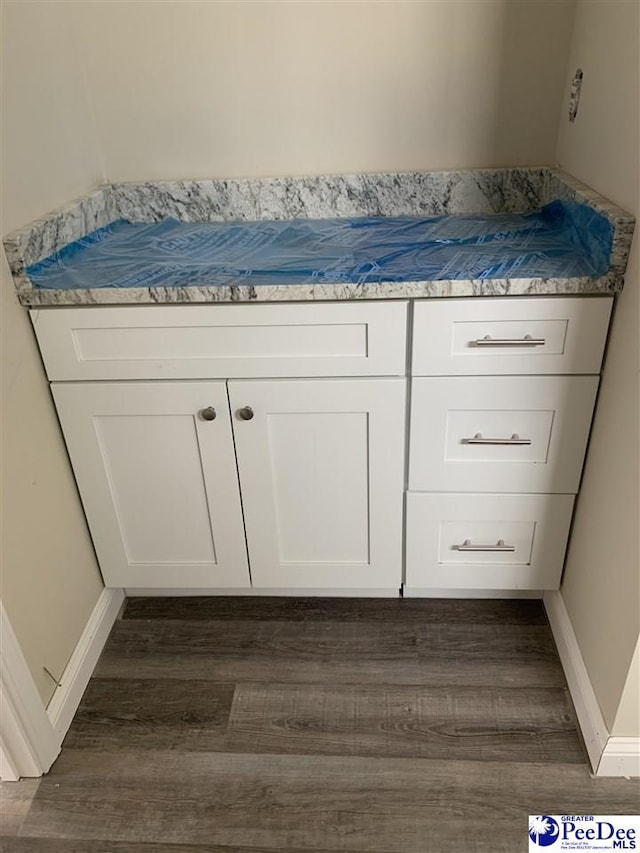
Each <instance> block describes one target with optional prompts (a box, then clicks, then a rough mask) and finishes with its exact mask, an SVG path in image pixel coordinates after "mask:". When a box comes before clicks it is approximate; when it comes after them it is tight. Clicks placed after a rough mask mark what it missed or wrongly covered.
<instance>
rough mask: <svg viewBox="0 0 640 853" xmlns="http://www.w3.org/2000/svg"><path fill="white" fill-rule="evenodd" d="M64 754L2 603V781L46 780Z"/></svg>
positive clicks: (0, 644)
mask: <svg viewBox="0 0 640 853" xmlns="http://www.w3.org/2000/svg"><path fill="white" fill-rule="evenodd" d="M59 752H60V742H59V740H58V737H57V735H56V733H55V732H54V730H53V727H52V726H51V722H50V721H49V717H48V716H47V713H46V711H45V709H44V705H43V703H42V699H41V698H40V694H39V693H38V688H37V687H36V684H35V681H34V680H33V676H32V675H31V670H30V669H29V666H28V664H27V661H26V659H25V657H24V654H23V652H22V649H21V647H20V643H19V642H18V638H17V637H16V635H15V633H14V630H13V627H12V625H11V622H10V620H9V616H8V614H7V612H6V611H5V609H4V607H3V604H2V601H0V778H1V779H2V781H6V782H8V781H16V780H17V779H19V778H20V777H21V776H42V774H43V773H46V772H47V770H49V768H50V767H51V765H52V764H53V762H54V761H55V759H56V757H57V756H58V754H59Z"/></svg>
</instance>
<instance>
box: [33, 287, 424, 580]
mask: <svg viewBox="0 0 640 853" xmlns="http://www.w3.org/2000/svg"><path fill="white" fill-rule="evenodd" d="M406 315H407V306H406V303H404V302H399V303H387V304H381V303H375V304H372V303H366V304H343V305H340V304H338V305H303V306H298V305H280V306H246V305H240V306H198V307H196V308H194V307H193V306H186V307H175V308H169V309H167V308H165V307H164V306H163V307H148V308H147V307H144V308H122V309H121V308H87V309H60V310H50V311H41V312H33V313H32V318H33V321H34V328H35V330H36V334H37V336H38V339H39V342H40V346H41V350H42V353H43V358H44V362H45V366H46V368H47V372H48V374H49V378H50V379H54V380H55V381H53V382H52V386H51V387H52V391H53V395H54V399H55V402H56V406H57V409H58V413H59V417H60V422H61V424H62V429H63V433H64V436H65V440H66V442H67V447H68V450H69V456H70V459H71V462H72V466H73V469H74V472H75V476H76V480H77V483H78V487H79V490H80V494H81V497H82V501H83V505H84V508H85V512H86V515H87V519H88V522H89V527H90V530H91V533H92V536H93V541H94V544H95V547H96V552H97V554H98V559H99V562H100V566H101V569H102V572H103V575H104V578H105V581H106V583H107V585H109V586H122V587H125V588H126V589H128V590H131V591H135V590H136V589H137V590H140V589H166V590H167V591H168V592H170V591H171V590H172V589H184V590H186V589H199V590H211V591H212V592H213V591H216V590H223V589H224V590H237V591H242V589H245V588H250V587H253V588H255V589H270V590H277V589H282V590H300V591H301V592H302V591H304V590H334V591H340V590H362V591H377V592H378V593H379V594H388V595H398V592H399V589H400V587H401V584H402V580H403V577H402V568H403V567H402V554H403V492H404V484H405V481H404V471H405V465H404V459H405V455H404V443H405V410H406V402H405V399H406V394H405V386H406V378H405V370H406V326H407V316H406ZM194 377H198V378H194ZM204 377H206V378H204ZM249 377H253V378H249ZM150 380H153V381H150Z"/></svg>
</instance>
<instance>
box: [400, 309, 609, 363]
mask: <svg viewBox="0 0 640 853" xmlns="http://www.w3.org/2000/svg"><path fill="white" fill-rule="evenodd" d="M612 304H613V299H612V298H610V297H597V298H591V299H590V298H585V297H582V298H580V297H577V298H568V299H553V298H550V299H548V298H547V299H542V298H535V297H531V298H528V297H527V298H523V299H514V298H510V299H466V300H457V299H446V300H425V301H421V302H417V303H416V306H415V312H414V327H413V357H412V373H413V375H414V376H447V375H452V374H453V375H477V374H487V375H490V374H517V373H544V374H548V373H598V372H599V370H600V364H601V362H602V354H603V352H604V345H605V341H606V337H607V329H608V324H609V315H610V313H611V306H612Z"/></svg>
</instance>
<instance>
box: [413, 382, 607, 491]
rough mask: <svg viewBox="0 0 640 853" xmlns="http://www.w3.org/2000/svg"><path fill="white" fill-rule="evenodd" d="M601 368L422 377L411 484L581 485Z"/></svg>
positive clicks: (466, 487) (428, 487) (434, 487)
mask: <svg viewBox="0 0 640 853" xmlns="http://www.w3.org/2000/svg"><path fill="white" fill-rule="evenodd" d="M597 388H598V377H597V376H548V377H546V376H543V377H539V376H525V377H521V376H518V377H510V376H506V377H491V376H482V377H478V378H468V377H460V376H457V377H437V378H415V379H413V380H412V394H411V437H410V453H409V488H410V489H411V490H418V491H434V492H456V491H466V492H562V493H570V492H576V491H577V490H578V484H579V482H580V473H581V470H582V462H583V458H584V453H585V449H586V445H587V439H588V436H589V427H590V424H591V416H592V412H593V406H594V403H595V397H596V391H597Z"/></svg>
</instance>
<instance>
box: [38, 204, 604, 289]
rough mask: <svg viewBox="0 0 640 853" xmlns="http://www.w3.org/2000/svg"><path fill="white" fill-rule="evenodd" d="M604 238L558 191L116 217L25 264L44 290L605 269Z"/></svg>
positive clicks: (592, 216) (589, 216)
mask: <svg viewBox="0 0 640 853" xmlns="http://www.w3.org/2000/svg"><path fill="white" fill-rule="evenodd" d="M612 238H613V227H612V225H611V223H610V222H609V221H608V220H607V219H606V218H605V217H604V216H602V215H601V214H599V213H597V212H596V211H594V210H592V209H591V208H589V207H587V206H586V205H582V204H574V203H571V202H561V201H554V202H552V203H551V204H548V205H546V207H544V208H542V209H541V210H539V211H537V212H535V213H527V214H495V215H472V216H430V217H408V216H401V217H376V218H362V219H297V220H290V221H274V220H265V221H260V222H198V223H187V222H178V221H177V220H175V219H165V220H163V221H161V222H154V223H139V222H125V221H122V220H120V221H118V222H114V223H112V224H111V225H108V226H106V227H105V228H101V229H100V230H98V231H94V232H93V233H92V234H90V235H88V236H87V237H84V238H83V239H81V240H77V241H76V242H74V243H71V244H70V245H69V246H67V247H65V248H64V249H62V250H61V251H60V252H57V253H56V254H55V255H52V256H51V257H49V258H47V259H46V260H44V261H40V262H39V263H37V264H34V265H32V266H30V267H28V268H27V274H28V276H29V277H30V278H31V281H32V282H33V284H34V286H35V287H39V288H47V289H53V290H68V289H72V288H96V287H187V286H196V285H209V286H211V285H214V286H215V285H233V284H250V285H256V286H259V285H265V284H270V285H273V284H305V283H307V284H309V283H311V284H313V283H317V284H331V283H369V282H381V281H390V282H393V281H396V282H400V281H430V280H438V279H487V278H530V277H531V278H539V277H541V278H570V277H582V276H593V277H596V276H600V275H603V274H604V273H606V272H607V270H608V267H609V256H610V253H611V243H612Z"/></svg>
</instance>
